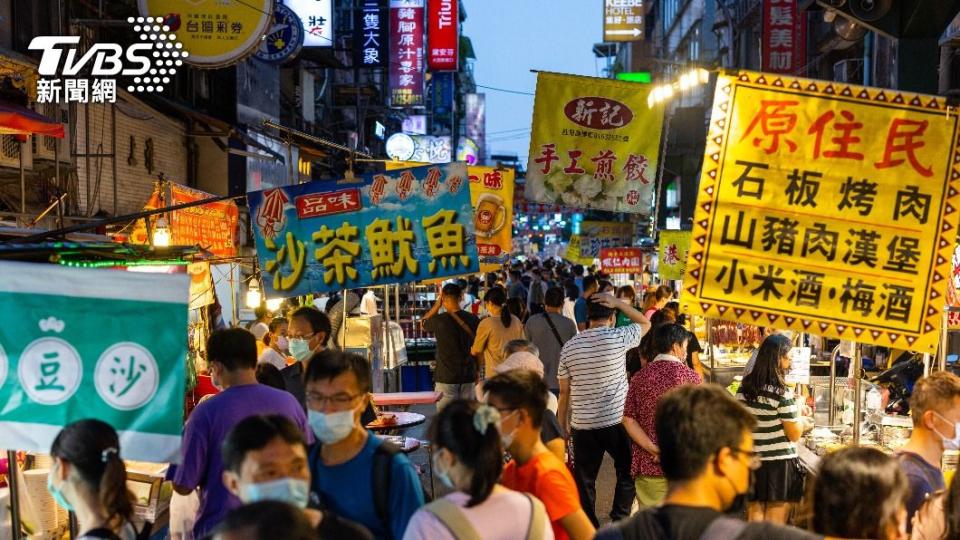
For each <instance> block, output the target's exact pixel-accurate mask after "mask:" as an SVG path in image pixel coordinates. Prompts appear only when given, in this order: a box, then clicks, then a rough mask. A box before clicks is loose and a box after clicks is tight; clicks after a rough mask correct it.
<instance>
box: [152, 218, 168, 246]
mask: <svg viewBox="0 0 960 540" xmlns="http://www.w3.org/2000/svg"><path fill="white" fill-rule="evenodd" d="M168 246H170V227H169V226H168V225H167V220H166V218H164V217H163V216H160V217H159V218H157V222H156V224H155V225H154V226H153V247H168Z"/></svg>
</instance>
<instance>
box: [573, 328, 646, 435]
mask: <svg viewBox="0 0 960 540" xmlns="http://www.w3.org/2000/svg"><path fill="white" fill-rule="evenodd" d="M641 337H643V329H642V328H641V327H640V325H639V324H631V325H629V326H623V327H621V328H611V327H600V328H590V329H588V330H584V331H583V332H581V333H579V334H577V335H576V336H573V337H572V338H570V340H569V341H567V342H566V343H565V344H564V345H563V349H562V350H561V351H560V364H559V366H558V368H557V378H558V379H568V380H569V382H570V408H571V410H572V415H571V423H570V425H571V426H572V427H573V428H574V429H601V428H605V427H610V426H615V425H617V424H619V423H620V422H622V421H623V404H624V401H626V399H627V351H629V350H630V349H632V348H634V347H637V346H639V345H640V338H641Z"/></svg>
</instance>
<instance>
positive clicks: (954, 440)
mask: <svg viewBox="0 0 960 540" xmlns="http://www.w3.org/2000/svg"><path fill="white" fill-rule="evenodd" d="M574 289H576V294H572V292H573V290H574ZM644 292H645V294H644ZM468 296H469V298H470V300H469V301H465V300H466V297H468ZM360 297H361V295H356V294H354V293H348V294H346V295H344V296H343V297H342V298H341V299H338V300H335V301H334V304H335V305H336V304H339V305H340V308H339V309H346V310H351V309H354V308H355V307H356V305H357V304H358V303H359V302H360V300H359V298H360ZM671 300H672V291H670V289H669V288H667V287H660V288H656V289H652V290H650V291H641V293H638V292H637V290H635V289H633V288H632V287H630V286H624V287H620V288H619V289H617V288H615V287H614V286H613V285H612V284H611V283H610V282H609V280H607V279H606V278H605V276H603V275H600V274H597V273H594V272H589V271H584V269H583V268H579V267H567V266H562V265H542V266H539V265H531V264H527V265H526V266H520V265H518V266H514V267H512V268H510V269H509V271H508V272H506V274H505V275H503V276H500V275H496V274H493V275H488V276H487V277H486V280H485V283H480V282H479V280H469V281H466V282H460V283H457V282H451V283H447V284H445V285H443V286H442V288H441V289H440V291H439V294H438V298H437V302H436V304H435V305H434V306H433V307H432V308H431V309H430V310H429V311H428V312H427V313H426V314H425V315H424V317H423V325H424V328H425V329H426V330H428V331H429V332H432V333H433V334H434V335H435V337H436V340H437V355H436V369H435V374H434V378H435V382H436V390H437V391H438V392H439V393H440V394H441V395H442V398H441V400H440V401H439V403H438V404H437V413H436V415H435V416H434V417H433V418H432V421H431V424H430V427H429V435H428V439H429V441H428V442H429V449H430V459H431V463H430V467H429V468H430V470H431V474H432V480H433V482H432V483H433V484H435V485H437V486H438V487H439V489H438V490H437V491H436V493H434V491H433V490H429V491H428V490H425V489H424V485H425V484H424V481H423V480H422V479H421V477H420V471H418V470H417V468H416V467H414V465H413V464H412V463H411V461H410V459H409V458H408V457H407V456H406V455H405V454H404V453H403V452H402V451H401V450H400V449H399V448H397V447H396V446H394V445H393V444H391V443H389V442H387V441H385V440H384V439H383V438H381V437H378V436H376V435H374V434H373V433H372V432H370V431H368V430H367V429H366V427H365V426H366V425H367V423H368V422H369V421H371V420H372V419H373V418H375V412H374V409H373V404H372V400H371V395H372V394H371V392H372V382H371V366H370V364H369V362H368V361H367V360H366V359H365V358H363V357H361V356H358V355H355V354H351V353H348V352H344V351H339V350H336V349H335V348H334V347H333V346H332V343H331V336H332V335H335V332H336V331H337V330H336V328H335V325H334V324H333V323H332V319H335V317H330V316H329V315H328V314H327V313H325V312H324V311H321V310H320V309H316V308H314V307H298V308H297V309H295V310H293V311H292V312H291V313H290V314H289V317H287V318H274V319H270V318H268V317H264V319H263V321H260V322H258V323H257V324H258V325H259V324H261V323H262V324H263V327H259V326H258V327H257V328H256V329H255V330H256V332H257V333H260V338H259V339H258V338H257V337H255V334H254V333H252V331H247V330H244V329H239V328H232V329H225V330H218V331H216V332H214V333H213V334H212V335H211V336H210V337H209V340H208V343H207V360H208V366H209V367H208V370H209V373H210V375H211V377H212V379H213V383H214V385H216V386H217V387H218V388H219V389H220V392H219V393H218V394H217V395H216V396H214V397H212V398H210V399H207V400H205V401H203V402H201V403H200V404H199V405H198V406H197V407H196V408H195V409H194V410H193V411H192V413H191V414H190V416H189V418H188V420H187V422H186V425H185V428H184V433H183V444H182V459H181V462H180V463H179V464H177V465H175V466H171V468H170V471H169V480H171V482H172V484H173V488H174V490H175V491H176V492H177V493H179V494H183V495H188V494H192V493H194V492H199V497H200V498H199V508H198V510H197V513H196V514H197V515H196V519H195V521H194V525H193V528H192V538H194V539H201V538H210V537H212V538H222V539H237V540H239V539H268V538H269V539H276V538H291V539H301V538H302V539H308V538H336V539H340V538H344V539H351V538H359V539H367V538H377V539H381V538H384V539H395V540H404V539H407V540H420V539H429V540H433V539H447V538H450V539H461V538H463V539H504V540H506V539H528V538H529V539H550V538H559V539H563V538H570V539H575V540H580V539H590V538H598V539H601V540H613V539H620V538H623V539H634V538H651V539H671V540H673V539H675V540H686V539H691V540H692V539H726V538H739V539H754V538H756V539H760V538H764V539H766V538H784V539H805V538H822V537H832V538H877V539H883V540H904V539H907V538H911V536H910V535H911V534H912V535H913V536H912V537H913V538H929V539H934V538H948V539H956V538H960V484H957V483H953V484H952V485H951V487H950V488H949V490H946V489H945V483H944V478H943V473H942V471H941V469H940V463H941V458H942V455H943V452H944V451H945V450H949V449H958V448H960V378H958V377H957V376H955V375H952V374H950V373H946V372H937V373H934V374H932V375H930V376H928V377H926V378H924V379H922V380H920V381H919V382H918V383H917V384H916V386H915V388H914V390H913V395H912V398H911V402H910V405H911V410H912V420H913V424H914V429H913V435H912V437H911V439H910V441H909V442H908V444H907V445H906V446H905V447H904V448H903V449H902V450H901V451H900V452H899V453H897V454H896V455H895V456H890V455H887V454H885V453H883V452H881V451H879V450H875V449H869V448H856V447H852V448H847V449H843V450H840V451H837V452H835V453H833V454H830V455H828V456H826V457H824V458H823V459H822V462H821V464H820V465H819V468H818V469H817V470H816V471H815V472H814V473H813V474H808V473H807V472H806V471H805V469H804V468H803V466H802V465H801V463H800V460H799V458H798V454H797V441H798V440H799V439H800V437H801V436H802V434H803V433H804V432H805V431H807V430H809V429H811V428H812V419H811V418H810V411H809V410H808V408H807V407H806V405H805V403H804V402H803V400H802V399H800V397H799V396H798V395H796V394H794V392H793V390H791V389H790V388H789V385H787V384H786V383H785V382H784V373H785V372H786V370H787V369H789V362H790V360H789V356H788V354H787V353H788V351H789V350H790V348H791V342H790V340H789V339H787V338H786V337H784V336H782V335H779V334H776V333H774V334H772V335H769V336H768V337H766V338H765V339H764V341H763V342H762V344H761V345H760V348H759V350H758V351H757V354H756V360H755V362H754V364H753V367H752V369H751V370H750V371H749V373H748V374H747V375H746V376H745V378H744V379H743V382H742V384H741V385H740V389H739V393H738V394H736V395H735V396H734V395H731V393H730V392H729V391H727V390H726V389H724V388H721V387H719V386H716V385H712V384H705V383H704V381H703V376H702V371H701V369H700V366H699V360H698V359H697V358H696V354H697V353H698V352H700V345H699V343H698V342H697V341H696V338H695V337H694V336H693V334H692V333H691V332H690V331H689V330H687V328H685V326H684V325H683V324H682V323H683V316H682V314H680V313H679V309H678V306H677V305H676V304H675V303H671ZM512 304H513V305H514V307H511V305H512ZM374 305H375V304H374ZM517 305H519V306H517ZM351 306H353V307H351ZM520 308H522V309H520ZM568 308H572V309H568ZM334 309H337V308H336V307H334ZM570 311H572V318H571V317H570V316H569V312H570ZM341 313H342V312H341ZM252 330H253V329H252ZM258 342H259V346H258ZM287 353H289V354H290V355H291V356H292V357H293V358H294V359H295V362H293V363H292V364H291V365H287V362H286V361H283V362H281V361H279V360H278V358H277V357H279V358H284V357H285V356H286V354H287ZM51 455H52V457H53V467H52V469H51V472H50V476H49V482H48V486H49V489H50V491H51V493H52V494H53V496H54V498H55V500H56V501H57V502H58V504H60V505H61V506H63V507H65V508H68V509H70V510H73V511H74V512H75V513H76V516H77V520H78V526H79V527H78V528H79V531H80V533H81V534H80V538H83V539H110V540H113V539H118V538H119V539H122V540H132V539H134V538H138V537H141V536H142V533H138V531H137V530H136V529H135V528H134V526H133V525H132V524H133V521H134V520H133V502H132V499H131V495H130V493H129V492H128V491H127V487H126V472H125V470H124V467H123V461H122V460H121V459H120V455H121V448H120V444H119V440H118V437H117V434H116V432H115V431H114V430H113V428H111V427H110V426H109V425H107V424H105V423H103V422H100V421H97V420H84V421H81V422H77V423H74V424H71V425H68V426H66V427H65V428H64V429H63V431H62V432H61V433H60V434H59V436H58V437H57V438H56V441H55V442H54V444H53V447H52V448H51ZM605 455H608V456H609V457H610V459H611V461H612V462H613V465H614V468H615V472H616V482H615V485H614V486H613V494H612V495H613V497H612V506H611V508H609V509H599V508H597V506H598V504H597V500H598V497H597V485H596V482H597V477H598V473H599V470H600V467H601V463H602V462H603V460H604V456H605ZM428 493H429V494H430V496H431V497H432V496H434V495H436V496H435V497H434V498H433V500H428V499H430V498H431V497H428V496H427V495H428ZM801 501H803V502H804V504H798V503H800V502H801ZM607 510H608V513H607V515H608V516H609V518H610V522H611V524H609V525H606V526H604V527H602V526H601V520H600V519H599V518H598V514H602V513H605V512H606V511H607ZM744 518H746V519H744ZM604 521H606V520H604ZM787 523H792V524H793V525H795V526H790V525H787Z"/></svg>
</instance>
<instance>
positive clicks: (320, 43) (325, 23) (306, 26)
mask: <svg viewBox="0 0 960 540" xmlns="http://www.w3.org/2000/svg"><path fill="white" fill-rule="evenodd" d="M333 2H334V0H284V4H286V5H287V6H289V7H290V9H292V10H293V11H294V12H295V13H296V14H297V16H298V17H300V20H301V21H302V22H303V46H304V47H333V45H334V42H333V40H334V35H333Z"/></svg>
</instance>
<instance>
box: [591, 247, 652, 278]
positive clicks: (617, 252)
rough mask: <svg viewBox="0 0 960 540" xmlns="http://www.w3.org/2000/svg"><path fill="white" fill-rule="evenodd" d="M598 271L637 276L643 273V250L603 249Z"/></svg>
mask: <svg viewBox="0 0 960 540" xmlns="http://www.w3.org/2000/svg"><path fill="white" fill-rule="evenodd" d="M600 270H601V271H603V272H606V273H607V274H639V273H640V272H643V250H641V249H640V248H603V249H601V250H600Z"/></svg>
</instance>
